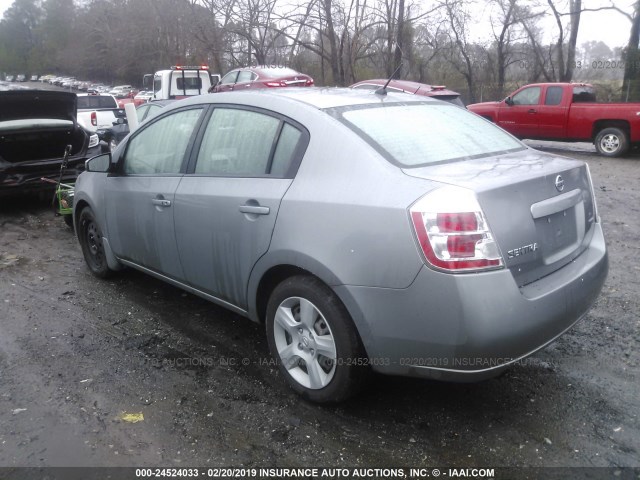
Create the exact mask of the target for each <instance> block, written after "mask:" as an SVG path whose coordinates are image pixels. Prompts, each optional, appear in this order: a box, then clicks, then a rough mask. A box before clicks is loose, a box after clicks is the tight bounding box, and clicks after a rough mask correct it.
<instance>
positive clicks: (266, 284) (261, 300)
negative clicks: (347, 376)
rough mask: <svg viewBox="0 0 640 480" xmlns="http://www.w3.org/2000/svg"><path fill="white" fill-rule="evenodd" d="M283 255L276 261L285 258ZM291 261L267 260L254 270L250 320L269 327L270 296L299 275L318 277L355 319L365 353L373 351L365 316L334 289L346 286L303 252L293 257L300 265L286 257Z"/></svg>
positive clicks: (342, 293)
mask: <svg viewBox="0 0 640 480" xmlns="http://www.w3.org/2000/svg"><path fill="white" fill-rule="evenodd" d="M281 255H282V253H281V254H277V255H275V257H281ZM286 257H287V260H285V259H284V258H281V261H279V262H276V261H271V262H269V263H267V262H266V261H264V259H265V257H263V258H262V259H261V260H262V261H261V262H258V265H257V266H256V267H255V268H254V269H253V272H252V274H251V278H250V279H249V291H248V316H249V318H250V319H251V320H253V321H255V322H258V323H261V324H263V325H264V324H265V320H266V311H267V304H268V302H269V296H270V295H271V292H273V289H274V288H275V287H276V286H277V285H278V284H279V283H280V282H282V281H284V280H285V279H286V278H289V277H292V276H295V275H308V276H311V277H315V278H317V279H318V280H320V281H321V282H322V283H324V284H325V285H327V286H328V287H329V288H330V289H331V290H332V291H333V293H334V294H335V295H336V297H337V298H338V299H339V300H340V302H341V303H342V305H343V306H344V308H345V310H346V311H347V313H348V314H349V316H350V317H351V321H352V322H353V324H354V326H355V327H356V332H357V334H358V336H359V337H360V341H361V343H362V346H363V348H364V350H365V352H368V350H369V348H368V347H369V346H370V345H369V343H370V341H371V339H370V327H369V325H368V324H367V322H366V320H365V319H364V318H363V316H362V312H361V311H360V310H359V309H358V307H357V305H356V304H354V303H353V302H352V299H351V298H347V297H348V296H347V297H345V296H344V291H341V289H336V288H334V287H337V286H340V285H343V284H344V282H342V281H341V280H340V279H339V278H338V277H337V276H336V275H335V274H334V273H333V272H332V271H331V270H329V269H328V268H327V267H326V266H325V265H322V264H320V263H319V262H317V261H316V260H314V259H312V258H310V257H307V256H306V255H303V254H300V253H299V252H297V253H296V255H295V256H294V257H293V258H295V260H296V262H295V263H294V262H292V261H290V260H288V259H289V258H292V257H290V255H286Z"/></svg>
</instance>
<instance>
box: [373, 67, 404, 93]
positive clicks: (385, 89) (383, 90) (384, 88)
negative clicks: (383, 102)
mask: <svg viewBox="0 0 640 480" xmlns="http://www.w3.org/2000/svg"><path fill="white" fill-rule="evenodd" d="M401 68H402V62H400V65H398V68H396V69H395V70H394V71H393V73H392V74H391V76H390V77H389V80H387V83H385V84H384V86H383V87H380V88H378V89H377V90H376V95H382V96H385V95H386V94H387V87H388V86H389V83H391V80H393V77H395V76H396V73H398V71H399V70H400V69H401Z"/></svg>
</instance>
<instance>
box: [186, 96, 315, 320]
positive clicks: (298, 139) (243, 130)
mask: <svg viewBox="0 0 640 480" xmlns="http://www.w3.org/2000/svg"><path fill="white" fill-rule="evenodd" d="M203 131H204V133H203V137H202V141H201V143H200V147H199V149H198V151H197V152H194V155H193V158H192V162H191V164H190V167H189V172H191V173H189V174H187V175H185V176H184V178H183V179H182V181H181V182H180V185H179V186H178V189H177V191H176V195H175V210H174V214H175V226H176V239H177V243H178V250H179V251H180V261H181V264H182V268H183V271H184V274H185V277H186V279H187V281H188V283H189V284H190V285H191V286H193V287H195V288H197V289H199V290H201V291H204V292H206V293H208V294H210V295H213V296H215V297H217V298H219V299H221V300H224V301H225V302H228V303H230V304H233V305H235V306H238V307H240V308H242V309H245V308H246V305H247V299H246V292H247V283H248V279H249V275H250V273H251V269H252V268H253V266H254V265H255V263H256V262H257V261H258V259H259V258H260V257H261V256H262V255H263V254H264V253H266V251H267V249H268V248H269V244H270V241H271V235H272V232H273V229H274V226H275V222H276V217H277V214H278V209H279V207H280V202H281V200H282V197H283V196H284V194H285V192H286V191H287V189H288V188H289V186H290V185H291V182H292V177H293V173H292V172H293V171H294V170H295V169H296V168H297V165H298V164H299V161H300V158H301V156H302V153H303V151H304V148H305V147H304V146H305V145H306V143H305V142H308V133H306V130H304V129H303V128H302V127H301V126H299V125H294V124H293V123H291V122H289V121H285V120H284V119H283V118H281V117H279V116H277V115H275V114H270V113H266V112H264V111H256V110H252V109H247V108H243V107H230V106H229V107H227V106H224V107H222V106H221V107H216V108H215V109H214V110H213V112H212V114H211V117H210V119H209V121H208V124H207V126H206V129H204V130H203Z"/></svg>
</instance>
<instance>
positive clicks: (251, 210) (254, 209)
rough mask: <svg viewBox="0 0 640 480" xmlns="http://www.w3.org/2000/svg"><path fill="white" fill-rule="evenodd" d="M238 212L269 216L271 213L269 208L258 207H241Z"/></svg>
mask: <svg viewBox="0 0 640 480" xmlns="http://www.w3.org/2000/svg"><path fill="white" fill-rule="evenodd" d="M239 210H240V211H241V212H242V213H253V214H254V215H269V212H270V211H271V210H270V209H269V207H261V206H259V205H241V206H240V207H239Z"/></svg>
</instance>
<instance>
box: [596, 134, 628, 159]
mask: <svg viewBox="0 0 640 480" xmlns="http://www.w3.org/2000/svg"><path fill="white" fill-rule="evenodd" d="M595 144H596V150H598V153H599V154H600V155H604V156H605V157H619V156H621V155H624V154H625V153H627V151H628V150H629V138H628V137H627V134H626V133H625V131H624V130H621V129H619V128H615V127H609V128H604V129H602V130H600V131H599V132H598V135H596V141H595Z"/></svg>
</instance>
